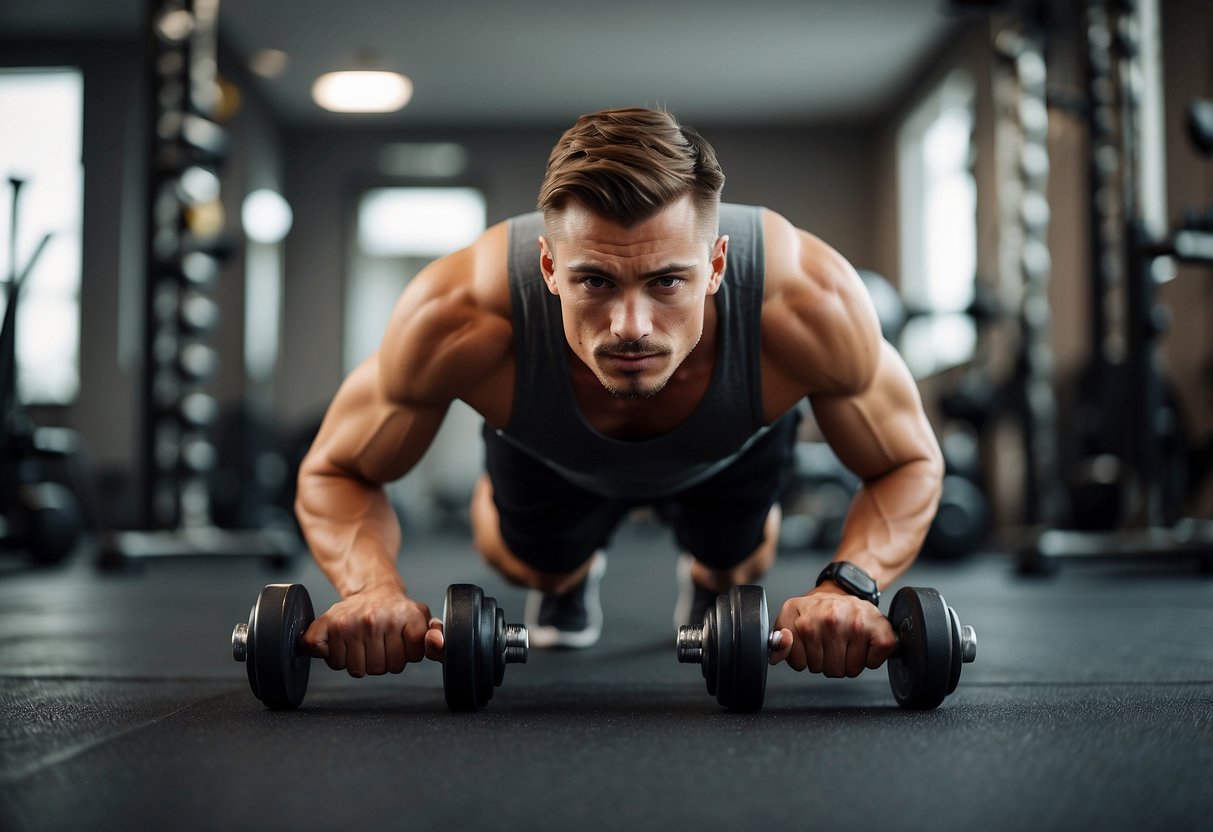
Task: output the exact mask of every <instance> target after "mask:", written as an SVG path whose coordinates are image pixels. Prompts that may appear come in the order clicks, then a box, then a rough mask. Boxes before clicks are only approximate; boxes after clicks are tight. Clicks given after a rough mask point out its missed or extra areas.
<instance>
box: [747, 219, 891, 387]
mask: <svg viewBox="0 0 1213 832" xmlns="http://www.w3.org/2000/svg"><path fill="white" fill-rule="evenodd" d="M763 224H764V237H765V241H766V262H767V279H766V291H765V295H764V300H763V329H764V337H763V343H764V345H765V347H764V348H766V349H769V350H771V351H772V352H773V353H775V354H777V355H778V359H777V360H778V363H780V364H783V365H785V366H786V367H787V368H788V369H789V371H790V372H794V373H795V374H796V375H797V376H798V377H800V378H802V379H804V380H806V381H807V382H811V383H810V384H809V387H810V391H809V392H812V390H814V389H816V390H829V391H832V392H841V391H845V390H849V389H852V388H862V387H863V386H865V385H866V383H867V381H868V380H869V377H870V375H871V371H872V367H871V366H870V364H871V361H870V359H871V357H872V356H874V355H875V354H876V352H877V346H878V344H879V341H880V324H879V323H878V321H877V320H876V315H875V311H874V309H873V308H872V303H871V298H870V297H869V295H868V293H867V290H866V289H865V288H864V285H863V281H862V280H861V279H860V277H859V275H858V273H857V272H856V271H855V269H854V267H853V266H852V265H851V264H850V263H849V262H848V261H847V260H846V258H845V257H843V256H842V255H841V254H840V253H839V252H838V251H837V250H836V249H834V248H833V247H832V246H830V245H829V244H828V243H826V242H825V241H824V240H822V239H821V238H819V237H817V236H816V235H814V234H811V233H809V232H807V231H805V230H803V229H800V228H796V227H795V226H793V225H792V223H791V222H789V221H788V220H787V219H786V218H784V217H782V216H780V215H778V214H776V213H775V212H773V211H767V212H766V213H765V214H764V221H763ZM793 368H795V369H793Z"/></svg>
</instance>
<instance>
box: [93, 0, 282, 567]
mask: <svg viewBox="0 0 1213 832" xmlns="http://www.w3.org/2000/svg"><path fill="white" fill-rule="evenodd" d="M217 16H218V3H217V2H214V0H208V2H201V0H163V1H162V2H153V3H151V4H150V6H149V12H148V18H147V26H146V31H147V33H148V34H147V38H148V48H147V60H148V78H149V81H150V84H151V96H150V100H151V101H152V102H154V106H155V107H156V110H155V113H154V114H153V116H152V118H151V119H150V124H149V130H150V143H149V170H148V183H149V184H148V195H147V216H148V223H149V224H148V232H147V240H148V248H147V255H146V269H147V272H146V274H147V277H146V280H147V283H146V295H145V304H144V309H145V319H144V320H145V324H144V326H145V334H144V356H145V359H144V368H143V384H142V398H141V411H142V414H143V420H144V424H143V430H142V434H143V437H144V438H143V443H144V444H143V447H142V453H141V456H142V460H141V461H142V464H141V472H142V500H141V504H140V506H141V511H140V514H141V516H142V526H143V528H141V529H137V530H128V531H113V532H111V533H109V534H108V535H107V536H106V539H105V541H104V546H103V552H102V557H101V563H102V565H103V566H109V567H117V566H122V565H124V564H127V563H129V562H130V561H132V560H137V559H141V558H164V557H180V556H186V557H211V556H242V557H260V558H266V559H269V560H270V561H271V562H273V563H282V562H284V561H286V560H287V559H289V558H291V557H293V556H294V555H295V554H297V553H298V552H299V551H300V549H301V542H300V540H299V537H298V534H297V532H296V530H295V528H294V526H293V524H289V523H270V524H268V525H264V526H261V527H256V528H246V529H239V528H221V527H220V526H219V525H218V524H216V523H215V522H214V520H213V517H212V511H211V505H212V498H211V487H212V484H213V480H214V473H213V472H214V471H215V469H216V466H217V461H218V456H219V454H218V451H217V449H216V446H215V444H214V442H213V440H212V438H211V436H210V433H211V430H212V428H213V426H214V423H215V421H216V419H217V417H218V415H219V407H218V403H217V402H216V400H215V398H214V397H213V396H211V395H210V394H209V393H208V392H207V383H208V381H209V379H210V377H211V376H212V374H213V373H214V371H215V367H216V363H217V358H218V355H217V353H216V351H215V350H214V349H213V348H212V347H211V346H210V345H209V344H208V339H209V338H210V336H211V335H212V334H213V332H214V330H215V327H216V326H217V323H218V307H217V305H216V304H215V302H214V300H213V299H212V298H211V291H212V289H213V287H214V283H215V281H216V280H217V279H218V276H219V272H220V267H221V264H222V262H223V260H224V259H225V258H226V257H227V256H228V255H229V254H230V253H231V251H232V249H233V248H234V244H233V243H232V241H230V240H228V239H227V238H226V237H225V236H224V233H223V227H224V223H223V208H222V203H221V202H220V201H219V171H220V169H221V168H222V166H223V163H224V161H225V159H226V156H227V152H228V138H227V133H226V131H225V130H224V128H223V127H222V126H221V125H220V124H218V123H217V120H218V119H219V118H220V117H221V108H222V103H223V101H222V98H223V97H222V94H221V89H220V86H219V84H218V82H217V72H216V55H215V37H216V23H217ZM236 510H237V511H239V510H240V509H239V507H238V508H237V509H236Z"/></svg>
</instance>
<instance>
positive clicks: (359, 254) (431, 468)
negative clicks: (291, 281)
mask: <svg viewBox="0 0 1213 832" xmlns="http://www.w3.org/2000/svg"><path fill="white" fill-rule="evenodd" d="M486 213H487V212H486V207H485V200H484V195H483V194H482V193H481V192H480V191H478V190H476V189H474V188H456V187H437V188H396V187H393V188H376V189H373V190H370V191H367V192H365V193H364V194H363V195H362V197H361V199H360V200H359V201H358V205H357V215H356V224H357V227H356V233H355V234H354V241H355V244H354V252H353V257H352V263H351V269H350V279H349V282H348V285H347V289H346V296H345V297H346V303H345V366H346V371H347V372H349V371H350V370H352V369H353V368H354V367H355V366H357V365H358V363H360V362H361V361H362V360H363V359H365V358H366V357H367V356H368V355H370V354H371V353H373V352H374V351H375V350H377V349H378V348H379V343H380V341H381V340H382V339H383V333H384V330H385V329H386V328H387V324H388V319H389V317H391V314H392V310H393V309H394V308H395V306H396V301H397V300H398V299H399V298H400V293H401V292H403V291H404V288H405V286H407V285H408V282H409V281H410V280H412V279H413V277H414V276H415V275H416V274H417V273H418V272H419V271H421V270H422V269H423V268H425V266H426V265H428V264H429V263H430V262H431V261H432V260H434V259H435V258H437V257H441V256H443V255H445V254H449V253H451V252H453V251H456V250H458V249H460V248H463V247H464V246H467V245H469V244H470V243H472V242H473V241H474V240H475V239H476V238H477V237H478V236H479V235H480V234H481V232H483V231H484V228H485V223H486V219H485V218H486ZM482 422H483V420H482V419H481V417H480V416H479V414H477V413H476V412H475V411H473V410H472V409H471V408H470V407H469V406H468V405H466V404H464V403H463V402H458V401H457V402H455V403H454V404H453V405H452V407H451V408H450V410H448V411H447V414H446V418H445V419H444V420H443V423H442V428H441V429H440V430H439V432H438V435H437V436H436V437H434V440H433V442H432V443H431V444H430V447H429V450H428V451H427V452H426V455H425V457H424V458H423V459H422V460H421V461H420V462H419V463H418V465H417V467H416V468H415V469H414V470H413V472H412V473H411V474H410V475H409V476H407V477H404V478H403V479H401V480H399V481H397V482H395V483H392V484H391V485H390V486H389V487H388V495H389V497H390V498H391V499H392V501H393V503H394V504H395V505H396V506H397V508H398V510H399V511H400V512H401V513H402V515H404V517H405V520H406V523H407V524H408V526H409V527H410V528H414V529H416V528H430V529H433V528H439V527H441V526H442V525H443V524H446V523H450V522H458V523H461V524H462V523H465V522H466V521H462V520H459V519H458V518H457V515H458V514H460V513H461V512H463V511H466V507H467V505H468V502H469V500H470V498H471V493H472V487H473V486H474V485H475V483H476V481H477V479H478V478H479V477H480V473H481V471H482V470H483V463H482V461H481V453H480V445H479V436H480V426H481V424H482Z"/></svg>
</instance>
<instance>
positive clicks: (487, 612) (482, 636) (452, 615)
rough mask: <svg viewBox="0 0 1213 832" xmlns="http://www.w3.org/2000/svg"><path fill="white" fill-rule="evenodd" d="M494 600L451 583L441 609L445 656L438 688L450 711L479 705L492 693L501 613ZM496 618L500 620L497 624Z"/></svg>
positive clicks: (478, 706) (495, 672) (495, 674)
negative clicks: (441, 690)
mask: <svg viewBox="0 0 1213 832" xmlns="http://www.w3.org/2000/svg"><path fill="white" fill-rule="evenodd" d="M498 613H499V611H498V609H497V602H496V601H494V600H493V599H491V598H489V599H486V598H485V597H484V591H483V590H481V589H480V587H478V586H474V585H472V584H451V586H449V587H448V588H447V591H446V602H445V605H444V607H443V612H442V633H443V638H444V639H445V641H446V656H445V658H444V659H443V662H442V689H443V693H444V694H445V696H446V704H447V706H448V707H449V708H450V709H451V710H453V711H472V710H475V709H476V708H480V707H483V706H484V705H486V704H487V703H488V701H489V699H491V698H492V696H493V684H494V682H495V681H497V676H498V674H497V668H496V665H495V658H494V653H495V652H496V651H495V649H494V648H495V643H496V641H497V637H498V632H497V631H498V629H499V627H500V628H501V629H504V618H505V617H504V615H498ZM499 619H500V623H499Z"/></svg>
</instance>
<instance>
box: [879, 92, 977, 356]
mask: <svg viewBox="0 0 1213 832" xmlns="http://www.w3.org/2000/svg"><path fill="white" fill-rule="evenodd" d="M972 132H973V83H972V81H971V80H970V79H969V77H968V76H967V75H964V74H963V73H955V74H953V75H951V76H949V77H948V78H947V79H946V80H945V81H944V82H943V83H942V84H940V86H939V87H938V88H937V89H936V90H935V91H934V92H933V93H932V94H931V95H930V96H928V97H927V99H926V100H925V101H923V103H922V104H920V105H919V106H918V107H917V108H916V109H915V110H914V111H913V112H912V113H911V114H910V116H909V117H908V118H907V119H906V121H905V123H904V124H903V125H902V127H901V130H900V131H899V132H898V136H897V145H898V181H899V186H900V215H901V216H900V225H901V292H902V296H903V297H904V298H905V301H906V304H907V306H908V307H909V308H910V310H911V311H912V312H913V313H915V314H914V316H913V317H911V318H910V320H909V321H908V322H907V324H906V326H905V329H904V330H903V333H902V339H901V351H902V353H903V355H904V356H905V360H906V363H907V364H908V365H909V367H910V370H911V371H912V372H913V373H914V375H915V377H917V378H923V377H924V376H928V375H931V374H933V373H936V372H939V371H941V370H944V369H947V368H948V367H953V366H956V365H957V364H961V363H963V362H965V361H968V360H969V359H970V358H972V356H973V348H974V346H975V344H976V338H977V336H976V329H975V327H974V324H973V320H972V318H970V317H969V316H968V315H967V314H965V310H966V309H967V308H968V307H969V305H970V304H971V303H972V302H973V293H974V277H975V273H976V268H977V186H976V183H975V182H974V180H973V175H972V173H971V171H970V169H969V165H970V155H971V151H972Z"/></svg>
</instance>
